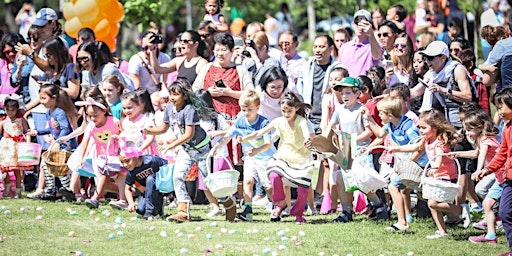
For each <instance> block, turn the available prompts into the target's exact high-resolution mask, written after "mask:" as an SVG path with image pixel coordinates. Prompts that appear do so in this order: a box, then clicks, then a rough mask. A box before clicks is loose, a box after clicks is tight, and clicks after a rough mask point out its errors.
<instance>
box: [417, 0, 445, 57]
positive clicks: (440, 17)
mask: <svg viewBox="0 0 512 256" xmlns="http://www.w3.org/2000/svg"><path fill="white" fill-rule="evenodd" d="M427 21H430V22H428V23H427V24H425V25H423V26H415V27H414V31H416V33H421V32H423V31H429V32H432V33H434V34H435V35H437V34H440V33H442V32H443V31H444V29H445V28H446V16H445V15H444V13H443V12H441V11H440V10H439V8H438V2H437V0H428V1H427ZM424 47H426V45H425V46H424Z"/></svg>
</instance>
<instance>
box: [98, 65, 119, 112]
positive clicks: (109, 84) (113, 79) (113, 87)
mask: <svg viewBox="0 0 512 256" xmlns="http://www.w3.org/2000/svg"><path fill="white" fill-rule="evenodd" d="M99 87H100V89H101V93H103V96H104V97H105V99H106V100H107V102H108V105H109V108H110V112H112V116H114V117H115V118H116V119H117V120H120V119H121V111H122V110H123V106H122V105H121V95H122V94H123V92H124V90H125V86H124V84H123V83H122V82H121V80H119V77H117V76H115V75H109V76H107V77H105V79H103V81H102V82H101V84H100V86H99Z"/></svg>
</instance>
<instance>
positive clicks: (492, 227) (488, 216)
mask: <svg viewBox="0 0 512 256" xmlns="http://www.w3.org/2000/svg"><path fill="white" fill-rule="evenodd" d="M495 203H496V200H495V199H493V198H490V197H486V198H485V199H484V203H483V204H482V206H483V207H484V211H485V220H486V221H487V234H488V235H489V234H494V235H496V215H495V214H494V211H493V210H492V207H493V206H494V204H495Z"/></svg>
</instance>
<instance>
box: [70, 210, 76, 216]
mask: <svg viewBox="0 0 512 256" xmlns="http://www.w3.org/2000/svg"><path fill="white" fill-rule="evenodd" d="M69 215H71V216H77V215H78V212H76V211H70V212H69Z"/></svg>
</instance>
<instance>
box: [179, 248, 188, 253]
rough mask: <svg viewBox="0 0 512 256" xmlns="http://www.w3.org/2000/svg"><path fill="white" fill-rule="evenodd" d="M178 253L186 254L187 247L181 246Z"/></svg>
mask: <svg viewBox="0 0 512 256" xmlns="http://www.w3.org/2000/svg"><path fill="white" fill-rule="evenodd" d="M180 253H181V254H186V253H188V249H187V248H181V249H180Z"/></svg>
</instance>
